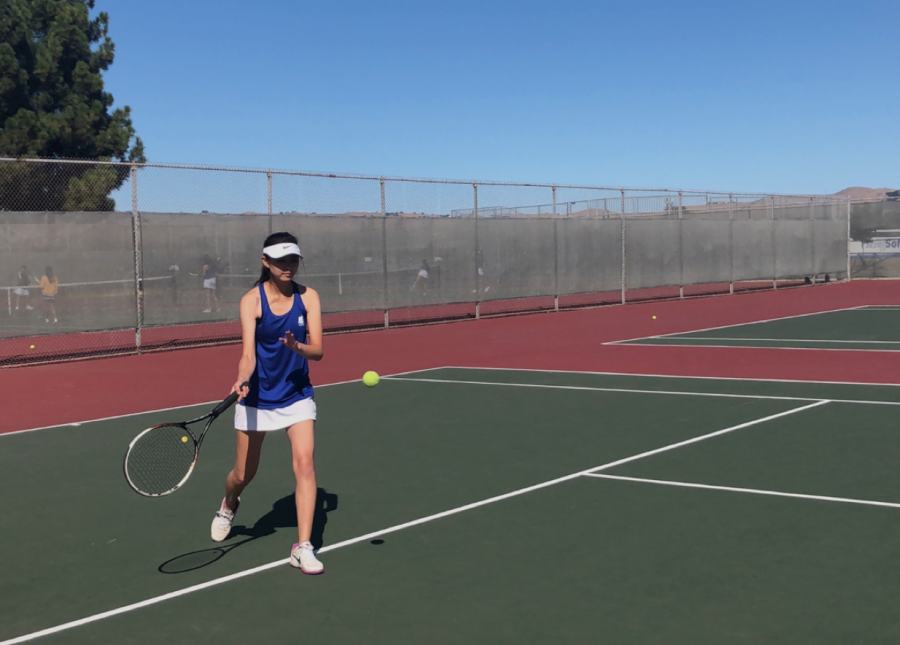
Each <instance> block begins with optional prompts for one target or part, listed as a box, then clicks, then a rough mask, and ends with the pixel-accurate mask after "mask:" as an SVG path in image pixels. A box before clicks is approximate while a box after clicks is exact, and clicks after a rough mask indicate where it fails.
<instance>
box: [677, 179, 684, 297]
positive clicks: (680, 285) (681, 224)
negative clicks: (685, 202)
mask: <svg viewBox="0 0 900 645" xmlns="http://www.w3.org/2000/svg"><path fill="white" fill-rule="evenodd" d="M681 203H682V201H681V191H680V190H679V191H678V272H679V276H678V297H679V298H684V215H683V214H682V211H681Z"/></svg>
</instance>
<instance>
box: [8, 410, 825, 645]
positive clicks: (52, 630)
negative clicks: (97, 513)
mask: <svg viewBox="0 0 900 645" xmlns="http://www.w3.org/2000/svg"><path fill="white" fill-rule="evenodd" d="M829 402H830V401H828V400H825V399H823V400H819V401H816V402H815V403H811V404H809V405H804V406H801V407H799V408H793V409H791V410H786V411H784V412H778V413H777V414H771V415H769V416H767V417H762V418H760V419H754V420H753V421H747V422H745V423H740V424H738V425H735V426H731V427H729V428H724V429H722V430H716V431H714V432H710V433H707V434H704V435H700V436H697V437H693V438H691V439H686V440H684V441H679V442H677V443H673V444H669V445H667V446H663V447H661V448H655V449H654V450H648V451H646V452H642V453H639V454H637V455H632V456H631V457H625V458H623V459H617V460H616V461H612V462H609V463H607V464H603V465H601V466H595V467H594V468H588V469H587V470H580V471H578V472H575V473H571V474H569V475H564V476H562V477H557V478H556V479H550V480H548V481H545V482H541V483H539V484H535V485H533V486H526V487H525V488H520V489H518V490H514V491H511V492H509V493H504V494H502V495H496V496H494V497H489V498H487V499H483V500H481V501H478V502H473V503H471V504H465V505H463V506H458V507H456V508H453V509H450V510H447V511H442V512H440V513H435V514H433V515H427V516H425V517H422V518H419V519H417V520H412V521H410V522H404V523H402V524H397V525H395V526H391V527H388V528H386V529H381V530H378V531H373V532H371V533H366V534H364V535H360V536H358V537H355V538H351V539H349V540H344V541H342V542H337V543H335V544H331V545H329V546H325V547H322V548H321V549H319V550H318V551H317V553H326V552H328V551H334V550H337V549H340V548H343V547H345V546H350V545H353V544H357V543H359V542H364V541H367V540H371V539H374V538H377V537H380V536H382V535H388V534H389V533H394V532H397V531H402V530H403V529H407V528H410V527H413V526H418V525H420V524H425V523H427V522H432V521H434V520H438V519H442V518H445V517H449V516H451V515H456V514H458V513H463V512H465V511H468V510H471V509H474V508H479V507H481V506H486V505H488V504H493V503H495V502H500V501H503V500H505V499H510V498H512V497H517V496H519V495H524V494H525V493H530V492H532V491H536V490H540V489H542V488H547V487H549V486H554V485H556V484H560V483H562V482H566V481H570V480H572V479H576V478H579V477H582V476H584V475H587V474H589V473H594V472H599V471H602V470H606V469H609V468H614V467H616V466H620V465H622V464H626V463H629V462H632V461H636V460H638V459H643V458H645V457H650V456H653V455H658V454H660V453H663V452H667V451H669V450H674V449H676V448H681V447H682V446H687V445H690V444H693V443H697V442H699V441H705V440H706V439H711V438H713V437H718V436H721V435H724V434H727V433H729V432H734V431H736V430H741V429H743V428H748V427H750V426H754V425H758V424H760V423H766V422H768V421H773V420H775V419H779V418H781V417H785V416H788V415H791V414H796V413H797V412H804V411H806V410H810V409H812V408H815V407H819V406H821V405H825V404H826V403H829ZM289 561H290V558H282V559H279V560H275V561H274V562H269V563H268V564H263V565H260V566H258V567H253V568H251V569H246V570H244V571H240V572H238V573H234V574H231V575H228V576H223V577H221V578H216V579H214V580H209V581H207V582H204V583H200V584H197V585H193V586H191V587H185V588H184V589H179V590H178V591H173V592H170V593H167V594H163V595H160V596H156V597H154V598H148V599H147V600H142V601H140V602H136V603H133V604H130V605H125V606H123V607H118V608H116V609H111V610H109V611H104V612H101V613H99V614H94V615H92V616H87V617H85V618H80V619H78V620H73V621H70V622H68V623H63V624H61V625H57V626H55V627H49V628H47V629H42V630H39V631H36V632H32V633H30V634H24V635H22V636H17V637H15V638H11V639H8V640H5V641H0V645H17V644H18V643H25V642H28V641H31V640H34V639H36V638H41V637H43V636H49V635H51V634H57V633H59V632H63V631H66V630H69V629H73V628H75V627H81V626H83V625H87V624H90V623H94V622H97V621H100V620H103V619H104V618H111V617H113V616H118V615H120V614H124V613H128V612H131V611H135V610H137V609H142V608H144V607H149V606H151V605H155V604H158V603H161V602H164V601H166V600H171V599H173V598H178V597H180V596H185V595H187V594H190V593H193V592H195V591H201V590H203V589H208V588H210V587H215V586H217V585H221V584H224V583H227V582H231V581H233V580H238V579H240V578H245V577H247V576H251V575H253V574H255V573H260V572H262V571H267V570H269V569H274V568H276V567H280V566H284V565H285V564H287V563H288V562H289Z"/></svg>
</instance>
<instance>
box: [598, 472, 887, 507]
mask: <svg viewBox="0 0 900 645" xmlns="http://www.w3.org/2000/svg"><path fill="white" fill-rule="evenodd" d="M584 476H585V477H599V478H601V479H617V480H620V481H626V482H640V483H642V484H658V485H660V486H679V487H682V488H703V489H706V490H724V491H729V492H732V493H751V494H753V495H771V496H773V497H794V498H797V499H814V500H817V501H821V502H840V503H843V504H863V505H865V506H885V507H888V508H900V504H895V503H892V502H875V501H872V500H868V499H855V498H852V497H828V496H826V495H804V494H802V493H783V492H781V491H775V490H761V489H758V488H735V487H734V486H712V485H710V484H691V483H687V482H676V481H670V480H664V479H643V478H641V477H622V476H620V475H599V474H594V473H585V475H584Z"/></svg>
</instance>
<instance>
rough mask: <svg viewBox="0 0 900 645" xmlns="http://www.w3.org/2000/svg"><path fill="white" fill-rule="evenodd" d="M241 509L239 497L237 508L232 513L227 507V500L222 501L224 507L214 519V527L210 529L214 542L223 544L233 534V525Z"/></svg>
mask: <svg viewBox="0 0 900 645" xmlns="http://www.w3.org/2000/svg"><path fill="white" fill-rule="evenodd" d="M240 507H241V498H240V497H238V501H237V506H235V507H234V510H233V511H232V510H231V509H230V508H228V507H227V506H225V499H224V498H223V499H222V506H221V507H220V508H219V511H218V512H217V513H216V516H215V517H214V518H213V521H212V527H211V528H210V537H212V539H213V541H214V542H222V541H223V540H225V539H226V538H227V537H228V534H229V533H231V523H232V522H234V516H235V515H236V514H237V512H238V509H239V508H240Z"/></svg>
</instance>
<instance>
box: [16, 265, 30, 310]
mask: <svg viewBox="0 0 900 645" xmlns="http://www.w3.org/2000/svg"><path fill="white" fill-rule="evenodd" d="M33 279H34V278H32V277H31V274H30V273H29V272H28V267H27V266H25V265H24V264H23V265H22V268H21V269H19V273H18V275H17V276H16V288H15V289H13V293H14V294H16V311H18V310H19V301H20V300H24V301H25V309H28V310H31V309H34V307H32V306H31V304H30V303H29V302H28V300H29V298H30V296H31V292H30V291H29V290H28V287H29V286H30V285H31V281H32V280H33Z"/></svg>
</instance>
